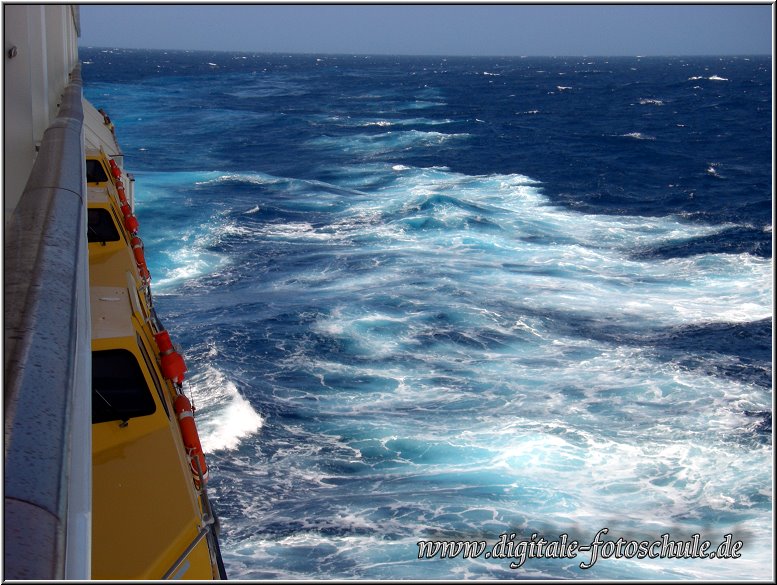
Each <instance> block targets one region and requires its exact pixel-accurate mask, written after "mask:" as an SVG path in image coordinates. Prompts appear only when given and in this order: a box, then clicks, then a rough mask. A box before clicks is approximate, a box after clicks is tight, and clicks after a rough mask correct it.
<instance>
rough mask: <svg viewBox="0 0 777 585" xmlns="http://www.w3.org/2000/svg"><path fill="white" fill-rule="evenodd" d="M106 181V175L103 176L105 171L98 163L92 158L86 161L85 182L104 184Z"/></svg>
mask: <svg viewBox="0 0 777 585" xmlns="http://www.w3.org/2000/svg"><path fill="white" fill-rule="evenodd" d="M107 180H108V175H106V174H105V169H104V168H103V165H102V164H101V163H100V161H99V160H96V159H93V158H88V159H86V182H87V183H104V182H105V181H107Z"/></svg>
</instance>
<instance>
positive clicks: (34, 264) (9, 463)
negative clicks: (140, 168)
mask: <svg viewBox="0 0 777 585" xmlns="http://www.w3.org/2000/svg"><path fill="white" fill-rule="evenodd" d="M81 99H82V88H81V76H80V66H76V68H75V69H74V70H73V73H72V74H71V82H70V83H69V84H68V85H67V87H66V88H65V91H64V95H63V98H62V105H61V107H60V110H59V114H58V116H57V118H56V119H55V120H54V122H53V123H52V124H51V126H49V128H48V129H47V130H46V131H45V133H44V134H43V140H42V142H41V145H40V150H39V152H38V155H37V158H36V160H35V164H34V165H33V168H32V172H31V173H30V177H29V180H28V181H27V185H26V187H25V189H24V193H23V194H22V196H21V199H20V200H19V204H18V206H17V207H16V210H15V211H14V213H13V216H12V217H11V220H10V223H9V224H8V226H7V231H6V242H5V250H4V258H5V274H4V276H5V290H4V324H5V331H4V334H5V335H4V341H5V356H4V376H5V388H4V406H5V421H4V423H5V429H4V430H5V485H4V504H5V506H4V507H5V519H4V520H5V531H4V540H5V545H4V549H5V550H4V578H6V579H63V578H70V579H85V578H89V570H90V564H91V536H90V535H91V517H90V507H91V394H90V389H91V351H90V313H89V273H88V257H87V253H88V252H87V250H88V249H87V240H86V171H85V163H84V160H85V156H84V146H83V144H84V142H83V109H82V105H81Z"/></svg>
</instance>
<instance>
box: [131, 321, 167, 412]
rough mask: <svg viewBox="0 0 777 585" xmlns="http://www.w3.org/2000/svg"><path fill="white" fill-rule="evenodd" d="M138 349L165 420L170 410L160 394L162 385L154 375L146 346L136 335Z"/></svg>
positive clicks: (154, 369) (162, 394)
mask: <svg viewBox="0 0 777 585" xmlns="http://www.w3.org/2000/svg"><path fill="white" fill-rule="evenodd" d="M138 347H140V353H142V354H143V359H144V360H145V361H146V367H147V368H148V371H149V372H150V373H151V379H152V380H153V381H154V386H155V387H156V391H157V394H159V400H160V401H161V402H162V408H164V409H165V414H166V415H167V418H170V410H169V409H168V408H167V401H166V400H165V396H164V393H163V392H162V384H161V383H160V382H159V376H157V375H156V368H154V363H153V362H152V360H151V357H150V356H149V354H148V351H146V345H145V344H144V343H143V340H142V339H141V338H140V336H139V335H138Z"/></svg>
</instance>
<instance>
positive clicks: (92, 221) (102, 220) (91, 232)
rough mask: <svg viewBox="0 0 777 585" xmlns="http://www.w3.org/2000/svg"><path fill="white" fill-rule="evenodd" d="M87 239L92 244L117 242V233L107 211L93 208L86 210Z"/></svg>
mask: <svg viewBox="0 0 777 585" xmlns="http://www.w3.org/2000/svg"><path fill="white" fill-rule="evenodd" d="M88 220H89V221H88V226H89V227H88V232H87V239H88V240H89V243H92V242H102V243H104V242H118V241H119V232H118V230H117V229H116V224H115V223H114V222H113V217H112V216H111V214H110V212H109V211H108V210H107V209H102V208H99V207H98V208H95V209H89V210H88Z"/></svg>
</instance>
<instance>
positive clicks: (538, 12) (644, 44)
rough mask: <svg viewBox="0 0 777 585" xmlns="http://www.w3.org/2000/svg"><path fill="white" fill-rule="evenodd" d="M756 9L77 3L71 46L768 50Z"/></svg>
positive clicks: (764, 10)
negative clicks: (76, 38)
mask: <svg viewBox="0 0 777 585" xmlns="http://www.w3.org/2000/svg"><path fill="white" fill-rule="evenodd" d="M772 21H773V13H772V6H771V5H770V4H761V5H741V4H732V5H714V4H713V5H704V4H692V5H660V4H653V5H601V4H600V5H585V4H577V5H553V4H545V5H521V4H501V5H460V4H459V5H457V4H452V5H450V4H449V5H445V4H441V5H396V4H395V5H370V4H362V5H333V6H332V5H293V4H287V5H261V4H236V5H235V4H233V5H207V4H176V5H96V4H83V5H81V33H82V36H81V41H80V43H81V45H82V46H96V47H125V48H128V47H140V48H149V49H214V50H234V51H255V52H283V53H319V54H320V53H346V54H370V53H371V54H415V55H606V56H615V55H719V54H771V47H772V42H771V38H772Z"/></svg>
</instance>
